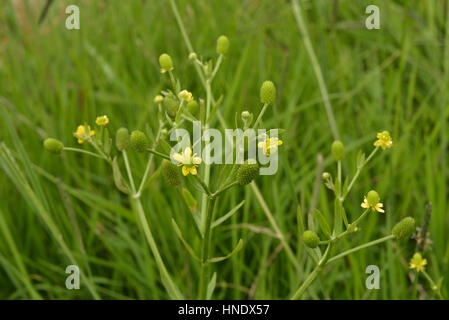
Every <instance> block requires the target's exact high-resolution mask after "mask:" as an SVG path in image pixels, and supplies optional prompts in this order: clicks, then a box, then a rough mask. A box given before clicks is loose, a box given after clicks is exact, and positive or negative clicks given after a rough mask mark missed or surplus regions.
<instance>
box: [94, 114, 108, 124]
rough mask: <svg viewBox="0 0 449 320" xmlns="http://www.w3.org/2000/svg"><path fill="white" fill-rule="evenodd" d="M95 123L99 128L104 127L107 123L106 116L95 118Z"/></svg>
mask: <svg viewBox="0 0 449 320" xmlns="http://www.w3.org/2000/svg"><path fill="white" fill-rule="evenodd" d="M95 123H96V124H97V125H99V126H106V125H107V124H108V123H109V118H108V116H106V115H105V116H99V117H97V119H96V120H95Z"/></svg>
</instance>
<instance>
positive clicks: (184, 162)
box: [173, 147, 203, 176]
mask: <svg viewBox="0 0 449 320" xmlns="http://www.w3.org/2000/svg"><path fill="white" fill-rule="evenodd" d="M173 159H175V160H176V161H178V162H179V164H178V167H180V166H182V174H183V175H184V176H186V175H188V174H189V173H190V174H192V175H196V174H197V170H196V168H197V167H198V166H199V165H200V164H201V162H202V161H203V160H202V159H201V158H200V157H197V156H196V153H195V154H193V155H192V150H191V149H190V148H189V147H187V148H185V150H184V152H181V153H175V154H174V155H173Z"/></svg>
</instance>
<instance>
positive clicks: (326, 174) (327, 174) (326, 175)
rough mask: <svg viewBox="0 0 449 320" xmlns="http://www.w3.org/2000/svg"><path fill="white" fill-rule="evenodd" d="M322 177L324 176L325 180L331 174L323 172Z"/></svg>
mask: <svg viewBox="0 0 449 320" xmlns="http://www.w3.org/2000/svg"><path fill="white" fill-rule="evenodd" d="M321 177H322V178H323V180H327V179H329V178H330V177H331V174H330V173H329V172H323V174H322V175H321Z"/></svg>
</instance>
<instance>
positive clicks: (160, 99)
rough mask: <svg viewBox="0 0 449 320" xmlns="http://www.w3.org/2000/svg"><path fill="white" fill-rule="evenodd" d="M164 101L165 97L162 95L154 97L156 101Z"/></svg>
mask: <svg viewBox="0 0 449 320" xmlns="http://www.w3.org/2000/svg"><path fill="white" fill-rule="evenodd" d="M162 101H164V97H163V96H161V95H157V96H155V97H154V103H161V102H162Z"/></svg>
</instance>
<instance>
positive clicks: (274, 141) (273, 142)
mask: <svg viewBox="0 0 449 320" xmlns="http://www.w3.org/2000/svg"><path fill="white" fill-rule="evenodd" d="M282 144H283V142H282V140H280V139H278V138H276V137H274V138H266V139H265V140H264V141H261V142H259V143H258V144H257V146H258V147H259V148H262V149H263V153H265V155H266V156H267V157H269V156H270V155H271V154H275V153H276V151H277V150H278V146H280V145H282Z"/></svg>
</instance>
